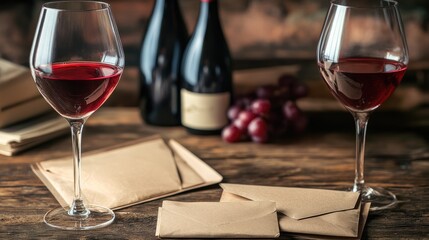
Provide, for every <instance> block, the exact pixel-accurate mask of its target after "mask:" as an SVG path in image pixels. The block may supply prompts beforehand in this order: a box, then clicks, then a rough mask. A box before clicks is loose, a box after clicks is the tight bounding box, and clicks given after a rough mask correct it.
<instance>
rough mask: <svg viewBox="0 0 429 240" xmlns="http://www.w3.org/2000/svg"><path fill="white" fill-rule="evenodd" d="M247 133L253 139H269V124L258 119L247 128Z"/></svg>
mask: <svg viewBox="0 0 429 240" xmlns="http://www.w3.org/2000/svg"><path fill="white" fill-rule="evenodd" d="M247 132H248V133H249V135H250V136H251V137H252V138H253V137H256V138H260V139H262V138H264V137H267V136H268V128H267V123H266V122H265V120H264V119H262V118H261V117H257V118H255V119H253V120H252V121H251V122H250V124H249V127H248V128H247Z"/></svg>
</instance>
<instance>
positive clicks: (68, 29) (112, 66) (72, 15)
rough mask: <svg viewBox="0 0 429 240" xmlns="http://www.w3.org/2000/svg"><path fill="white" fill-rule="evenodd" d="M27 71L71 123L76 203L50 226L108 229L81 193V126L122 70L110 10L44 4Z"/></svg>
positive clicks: (48, 219)
mask: <svg viewBox="0 0 429 240" xmlns="http://www.w3.org/2000/svg"><path fill="white" fill-rule="evenodd" d="M30 68H31V72H32V75H33V78H34V81H35V82H36V86H37V88H38V90H39V91H40V93H41V94H42V96H43V97H44V98H45V100H46V101H47V102H48V103H49V104H50V105H51V106H52V108H54V109H55V110H56V111H57V112H58V113H59V114H60V115H61V116H63V117H64V118H65V119H66V120H67V121H68V122H69V123H70V128H71V134H72V147H73V167H74V199H73V202H72V203H71V205H70V207H68V208H67V209H64V208H57V209H53V210H51V211H49V212H48V213H46V214H45V216H44V221H45V223H47V224H48V225H49V226H52V227H56V228H60V229H65V230H88V229H95V228H100V227H104V226H107V225H109V224H110V223H112V222H113V220H114V219H115V214H114V213H113V211H112V210H110V209H108V208H105V207H101V206H96V205H87V204H85V203H84V201H83V199H82V193H81V179H80V172H81V136H82V130H83V125H84V123H85V122H86V120H87V119H88V117H89V116H90V115H91V114H92V113H93V112H95V111H96V110H97V109H98V108H99V107H100V106H101V105H102V104H103V103H104V102H105V101H106V100H107V99H108V98H109V96H110V95H111V93H112V92H113V90H114V89H115V87H116V85H117V84H118V82H119V79H120V77H121V74H122V70H123V68H124V52H123V49H122V44H121V41H120V39H119V35H118V30H117V27H116V24H115V22H114V19H113V16H112V13H111V10H110V6H109V4H107V3H104V2H95V1H59V2H48V3H45V4H44V5H43V7H42V10H41V13H40V18H39V23H38V26H37V30H36V34H35V37H34V41H33V46H32V49H31V54H30Z"/></svg>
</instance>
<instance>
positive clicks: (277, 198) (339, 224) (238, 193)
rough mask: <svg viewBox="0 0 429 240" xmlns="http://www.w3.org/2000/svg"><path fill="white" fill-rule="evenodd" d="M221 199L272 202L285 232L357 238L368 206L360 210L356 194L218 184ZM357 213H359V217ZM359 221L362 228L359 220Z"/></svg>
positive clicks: (358, 196) (357, 194)
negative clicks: (221, 189)
mask: <svg viewBox="0 0 429 240" xmlns="http://www.w3.org/2000/svg"><path fill="white" fill-rule="evenodd" d="M220 185H221V187H222V188H223V190H224V192H223V194H222V198H221V201H243V200H253V201H274V202H276V204H277V211H278V212H279V213H280V214H279V225H280V229H281V230H282V231H285V232H294V233H305V234H317V235H329V236H341V237H358V236H359V233H360V232H361V231H362V230H363V225H364V224H365V221H366V217H367V215H368V210H369V205H364V207H363V210H362V211H361V204H360V195H359V193H355V192H343V191H332V190H321V189H309V188H288V187H269V186H254V185H240V184H220ZM361 215H363V217H362V219H361ZM360 220H361V225H362V228H360V227H359V226H360V223H359V221H360Z"/></svg>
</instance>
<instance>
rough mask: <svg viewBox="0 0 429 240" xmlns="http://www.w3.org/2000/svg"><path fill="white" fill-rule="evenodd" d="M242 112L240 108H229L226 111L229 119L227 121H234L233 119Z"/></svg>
mask: <svg viewBox="0 0 429 240" xmlns="http://www.w3.org/2000/svg"><path fill="white" fill-rule="evenodd" d="M242 110H243V109H242V108H241V107H240V106H231V107H230V108H229V109H228V118H229V120H231V121H234V120H235V119H237V118H238V115H239V114H240V112H241V111H242Z"/></svg>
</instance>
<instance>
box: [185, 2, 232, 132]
mask: <svg viewBox="0 0 429 240" xmlns="http://www.w3.org/2000/svg"><path fill="white" fill-rule="evenodd" d="M231 64H232V63H231V56H230V53H229V49H228V45H227V43H226V41H225V37H224V34H223V31H222V26H221V23H220V20H219V13H218V2H217V0H201V7H200V13H199V16H198V20H197V24H196V26H195V30H194V33H193V34H192V36H191V39H190V40H189V43H188V45H187V47H186V49H185V53H184V55H183V60H182V67H181V74H182V79H183V82H182V89H181V92H180V94H181V101H182V102H181V104H182V125H183V126H184V127H185V128H186V129H187V130H188V132H190V133H193V134H199V135H209V134H216V133H219V132H220V131H221V129H222V128H223V127H224V126H226V125H227V124H228V118H227V110H228V107H229V105H230V103H231V99H232V90H233V89H232V66H231Z"/></svg>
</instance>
